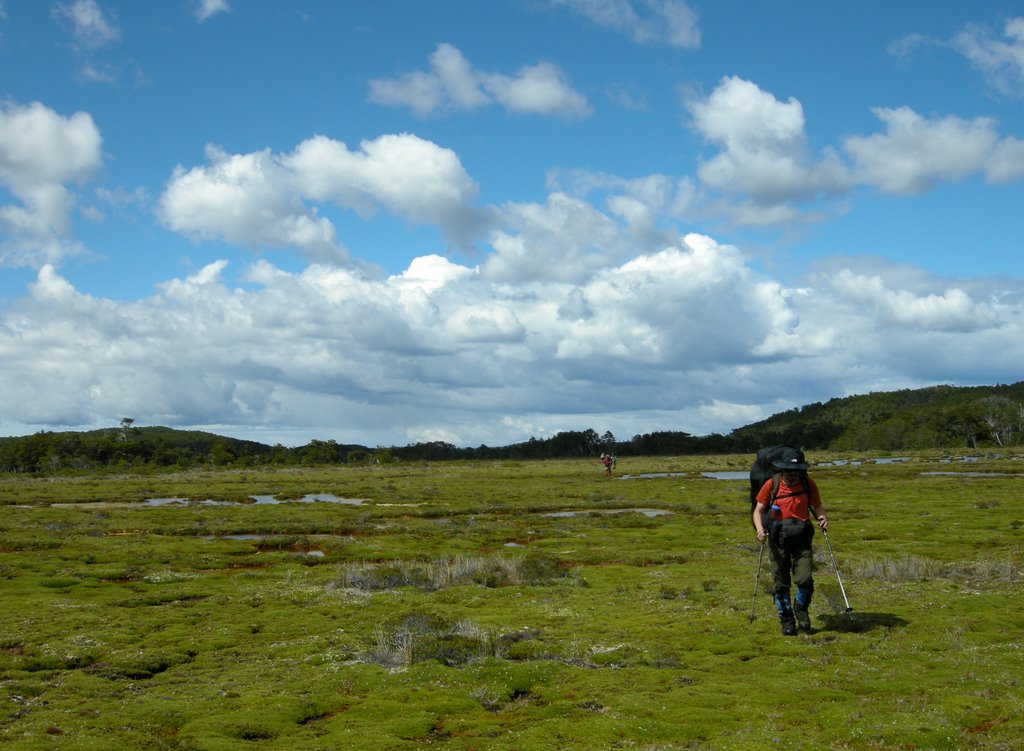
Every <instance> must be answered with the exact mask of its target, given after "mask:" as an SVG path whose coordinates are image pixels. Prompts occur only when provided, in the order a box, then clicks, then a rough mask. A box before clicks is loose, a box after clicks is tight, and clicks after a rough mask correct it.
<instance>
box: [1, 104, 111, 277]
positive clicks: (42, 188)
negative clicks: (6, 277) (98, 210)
mask: <svg viewBox="0 0 1024 751" xmlns="http://www.w3.org/2000/svg"><path fill="white" fill-rule="evenodd" d="M101 145H102V139H101V137H100V133H99V130H98V129H97V128H96V125H95V123H94V122H93V120H92V118H91V117H90V116H89V115H88V114H86V113H84V112H77V113H75V114H74V115H72V116H71V117H64V116H62V115H59V114H57V113H56V112H54V111H53V110H51V109H50V108H48V107H45V106H43V105H42V104H39V103H38V102H34V103H32V104H29V105H26V106H18V105H13V104H0V186H3V187H5V188H6V189H7V190H9V191H10V193H11V195H13V196H14V197H15V198H17V199H18V200H19V201H20V204H7V205H0V230H2V233H3V234H2V235H0V238H2V239H0V265H4V266H33V267H39V266H41V265H42V264H44V263H57V262H59V261H60V260H62V259H63V258H65V257H66V256H69V255H74V254H76V253H80V252H82V250H83V248H82V247H81V246H80V245H79V244H78V243H77V242H75V241H74V240H73V239H71V237H70V230H71V219H70V215H71V210H72V207H73V205H74V194H73V193H72V192H71V190H70V189H69V188H68V184H73V183H76V182H81V181H84V180H86V179H88V178H89V177H90V176H91V175H92V174H93V173H94V172H95V171H96V170H97V169H98V168H99V167H100V164H101V158H102V155H101Z"/></svg>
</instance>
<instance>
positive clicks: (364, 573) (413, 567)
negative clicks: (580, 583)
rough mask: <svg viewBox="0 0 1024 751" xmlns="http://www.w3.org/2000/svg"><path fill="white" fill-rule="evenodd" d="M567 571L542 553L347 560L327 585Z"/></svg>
mask: <svg viewBox="0 0 1024 751" xmlns="http://www.w3.org/2000/svg"><path fill="white" fill-rule="evenodd" d="M567 576H568V571H567V570H566V569H565V568H564V567H562V566H561V565H560V564H559V562H558V561H556V560H555V559H553V558H551V557H549V556H544V555H526V556H515V557H512V556H502V555H486V556H471V555H456V556H442V557H440V558H435V559H433V560H430V561H417V560H412V561H404V560H396V561H382V562H378V563H365V562H363V563H346V564H344V565H343V566H342V567H341V572H340V575H339V576H338V578H337V579H336V580H334V581H332V582H329V583H328V588H342V589H361V590H369V591H373V590H384V589H393V588H395V587H416V588H419V589H423V590H426V591H436V590H439V589H445V588H447V587H459V586H465V585H469V584H478V585H481V586H484V587H508V586H513V585H522V584H525V585H545V584H551V583H553V582H556V581H562V580H565V579H566V577H567Z"/></svg>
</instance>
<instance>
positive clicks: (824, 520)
mask: <svg viewBox="0 0 1024 751" xmlns="http://www.w3.org/2000/svg"><path fill="white" fill-rule="evenodd" d="M809 466H810V465H808V464H807V463H806V462H804V460H803V456H802V455H801V453H800V452H799V451H796V450H795V449H794V450H787V451H785V452H783V454H782V455H781V456H780V457H779V458H778V459H776V460H775V461H774V462H772V468H773V469H775V470H776V471H777V472H778V475H776V477H777V478H778V479H776V478H771V479H769V480H768V481H767V482H765V483H764V485H762V486H761V489H760V490H759V491H758V493H757V503H756V505H755V507H754V513H753V521H754V529H755V530H757V539H758V540H759V541H760V542H762V543H763V542H764V541H765V540H767V541H768V550H769V552H770V554H771V562H772V577H773V578H774V580H775V606H776V607H777V608H778V610H779V620H780V622H781V623H782V633H783V634H784V635H785V636H793V635H795V634H796V629H797V626H799V627H800V630H801V631H803V632H804V633H809V632H810V630H811V617H810V615H809V614H808V612H807V609H808V608H809V607H810V604H811V597H812V596H813V595H814V578H813V575H812V572H813V569H814V552H813V551H812V549H811V539H812V538H813V537H814V525H813V524H812V523H811V520H810V513H811V512H813V514H814V518H815V519H816V520H817V522H818V525H819V526H820V527H821V529H822V530H825V529H827V528H828V517H827V516H826V515H825V507H824V506H822V504H821V493H820V492H819V491H818V486H817V484H815V482H814V480H812V479H811V478H810V477H808V476H807V469H808V467H809ZM791 582H793V583H795V584H796V598H795V599H794V600H792V601H791V600H790V585H791Z"/></svg>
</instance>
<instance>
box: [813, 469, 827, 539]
mask: <svg viewBox="0 0 1024 751" xmlns="http://www.w3.org/2000/svg"><path fill="white" fill-rule="evenodd" d="M810 485H811V499H810V500H811V503H810V506H811V511H812V512H813V513H814V518H815V519H817V520H818V526H819V527H821V528H822V529H826V528H827V527H828V515H827V514H826V513H825V506H824V505H823V504H822V503H821V491H820V490H818V484H817V483H816V482H814V480H811V482H810Z"/></svg>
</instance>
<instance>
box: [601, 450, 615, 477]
mask: <svg viewBox="0 0 1024 751" xmlns="http://www.w3.org/2000/svg"><path fill="white" fill-rule="evenodd" d="M601 463H602V464H603V465H604V474H605V477H611V474H612V468H613V467H614V466H615V457H614V456H612V455H611V454H601Z"/></svg>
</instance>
